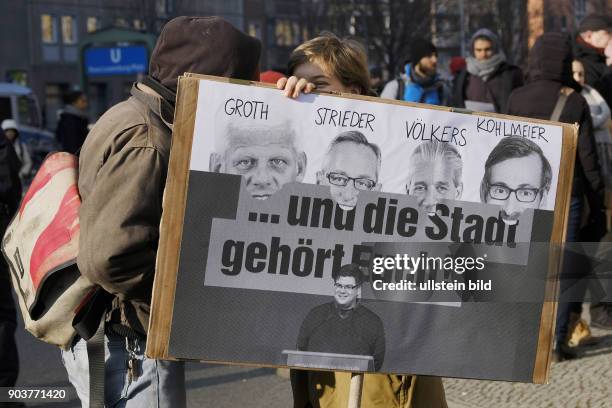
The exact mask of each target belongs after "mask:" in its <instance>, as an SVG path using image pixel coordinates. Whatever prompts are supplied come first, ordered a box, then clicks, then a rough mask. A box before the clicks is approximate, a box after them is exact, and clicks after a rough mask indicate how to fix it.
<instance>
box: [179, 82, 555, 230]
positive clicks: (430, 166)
mask: <svg viewBox="0 0 612 408" xmlns="http://www.w3.org/2000/svg"><path fill="white" fill-rule="evenodd" d="M221 88H222V89H221ZM199 92H200V97H201V99H203V100H206V103H207V104H208V105H209V106H215V107H217V108H216V109H214V110H204V109H202V110H198V112H197V116H196V123H195V138H194V144H193V150H192V156H191V157H192V158H191V169H192V170H200V171H213V172H222V173H229V174H238V175H241V176H243V178H244V182H245V184H246V187H247V190H248V191H249V192H250V194H251V195H252V197H253V198H257V199H267V198H269V197H270V196H271V195H272V194H274V193H275V192H276V191H278V190H279V189H280V188H281V187H282V186H283V185H285V184H286V183H290V182H304V183H313V184H319V185H322V186H328V187H329V190H330V196H331V197H332V198H333V199H334V200H335V202H336V203H337V204H338V205H339V206H340V207H341V208H343V209H345V210H351V209H353V208H354V207H355V206H356V205H357V202H358V197H359V192H361V191H383V192H389V193H397V194H410V195H413V196H415V197H416V198H417V200H418V202H419V206H420V207H421V208H422V210H423V211H424V212H425V213H428V214H430V215H433V214H434V213H435V206H436V204H437V203H438V202H439V200H443V199H446V200H460V201H468V202H485V203H489V204H495V205H498V206H500V207H501V211H503V214H504V219H505V220H506V221H507V222H509V223H512V222H515V221H516V219H518V217H519V216H520V214H521V213H522V211H524V210H525V209H527V208H540V209H547V210H552V209H553V208H554V204H555V195H556V182H557V175H558V171H559V160H560V156H561V148H560V140H561V131H560V129H559V128H555V127H554V126H550V125H545V124H533V123H529V124H526V123H522V122H517V121H513V120H509V119H501V118H494V117H481V116H478V115H465V114H459V113H452V112H446V111H436V110H430V109H422V108H414V107H406V106H398V105H389V104H384V103H372V102H366V101H362V100H347V99H343V98H337V97H333V96H326V95H312V94H311V95H302V96H300V97H299V98H298V99H297V100H291V99H288V98H285V97H283V95H282V94H281V93H280V92H276V91H275V90H273V89H265V88H257V87H244V86H240V85H232V84H230V85H227V84H223V85H221V84H220V83H215V82H203V83H202V84H201V86H200V90H199ZM211 135H214V143H210V137H211ZM490 156H493V157H490ZM502 167H503V168H502ZM501 173H507V174H509V175H513V176H518V175H525V176H528V177H527V178H525V179H521V178H520V177H519V178H518V179H516V180H503V179H502V180H501V181H498V180H495V179H494V180H491V177H492V176H493V177H494V178H497V177H502V176H498V174H501ZM502 178H503V177H502ZM536 179H539V180H536ZM485 190H486V191H485Z"/></svg>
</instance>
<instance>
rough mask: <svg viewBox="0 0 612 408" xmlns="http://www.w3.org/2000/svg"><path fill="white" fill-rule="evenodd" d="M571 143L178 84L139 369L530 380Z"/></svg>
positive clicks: (500, 128)
mask: <svg viewBox="0 0 612 408" xmlns="http://www.w3.org/2000/svg"><path fill="white" fill-rule="evenodd" d="M575 149H576V128H575V126H570V125H561V124H558V123H552V122H547V121H536V120H526V119H522V118H515V117H509V116H502V115H495V114H488V113H482V114H476V113H471V112H465V111H464V112H453V111H451V110H450V109H447V108H437V107H431V106H426V105H416V104H407V103H403V102H397V101H389V100H383V99H377V98H369V97H361V96H351V95H331V94H311V95H302V96H300V97H299V98H298V99H297V100H292V99H289V98H286V97H284V96H283V95H282V93H281V92H280V91H278V90H276V89H271V88H270V87H266V86H263V85H256V84H253V83H248V82H242V81H232V80H227V79H222V78H215V77H197V76H193V75H187V76H185V77H182V78H181V79H180V81H179V92H178V98H177V111H176V116H175V123H174V129H173V146H172V151H171V157H170V168H169V173H168V181H167V185H166V191H165V194H164V215H163V219H162V225H161V239H160V246H159V251H158V259H157V271H156V278H155V284H154V292H153V302H152V316H151V322H150V327H149V337H148V343H147V354H148V355H149V356H152V357H156V358H168V359H189V360H201V361H209V362H223V363H236V364H251V365H260V366H291V367H298V368H317V369H329V370H346V371H365V372H371V371H376V372H384V373H395V374H408V373H410V374H423V375H436V376H452V377H466V378H483V379H498V380H511V381H525V382H537V383H542V382H545V381H546V379H547V375H548V369H549V366H550V349H551V344H552V327H553V322H554V313H555V303H554V302H552V300H553V298H552V294H553V293H554V292H555V290H556V286H555V285H556V281H555V279H550V277H551V276H552V275H553V274H554V273H555V272H557V271H558V268H559V253H558V251H557V250H556V249H555V248H557V245H559V244H560V243H561V242H562V240H563V236H564V232H563V231H564V230H565V223H566V219H567V211H568V198H569V189H570V182H571V176H572V172H573V160H574V156H575Z"/></svg>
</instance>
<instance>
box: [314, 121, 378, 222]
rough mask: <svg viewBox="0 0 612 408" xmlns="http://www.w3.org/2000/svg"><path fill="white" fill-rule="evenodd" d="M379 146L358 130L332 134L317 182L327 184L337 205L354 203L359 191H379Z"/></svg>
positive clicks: (344, 208) (353, 205) (345, 205)
mask: <svg viewBox="0 0 612 408" xmlns="http://www.w3.org/2000/svg"><path fill="white" fill-rule="evenodd" d="M380 165H381V154H380V148H379V147H378V146H377V145H375V144H374V143H370V142H368V139H367V138H366V137H365V136H364V135H363V133H361V132H357V131H353V130H351V131H347V132H342V133H340V134H339V135H338V136H336V137H335V138H334V139H333V140H332V141H331V143H330V145H329V148H328V149H327V154H326V155H325V158H324V160H323V168H322V169H321V170H319V171H318V172H317V184H320V185H323V186H329V189H330V193H331V196H332V198H333V199H334V200H335V201H336V203H338V205H339V206H340V208H342V209H343V210H345V211H350V210H352V209H354V208H355V205H357V197H358V196H359V192H360V191H380V189H381V187H382V184H380V183H378V174H379V173H380Z"/></svg>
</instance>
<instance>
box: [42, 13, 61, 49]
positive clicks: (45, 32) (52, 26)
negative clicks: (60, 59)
mask: <svg viewBox="0 0 612 408" xmlns="http://www.w3.org/2000/svg"><path fill="white" fill-rule="evenodd" d="M40 31H41V37H42V42H43V43H45V44H55V43H56V42H57V18H56V17H55V16H52V15H51V14H41V15H40Z"/></svg>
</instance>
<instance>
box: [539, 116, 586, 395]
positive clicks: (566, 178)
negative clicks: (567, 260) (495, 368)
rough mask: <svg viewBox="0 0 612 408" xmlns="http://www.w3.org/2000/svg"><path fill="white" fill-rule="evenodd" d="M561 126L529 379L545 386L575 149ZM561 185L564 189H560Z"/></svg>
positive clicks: (573, 133)
mask: <svg viewBox="0 0 612 408" xmlns="http://www.w3.org/2000/svg"><path fill="white" fill-rule="evenodd" d="M559 125H561V126H562V127H563V142H562V150H561V159H560V162H559V163H560V164H559V177H558V179H557V197H556V201H555V210H554V221H553V229H552V234H551V238H550V246H549V257H548V273H547V279H546V289H545V293H544V303H543V305H542V313H541V316H540V333H539V336H538V345H537V351H536V361H535V364H534V370H533V377H532V380H533V382H534V383H535V384H546V383H548V377H549V373H550V364H551V362H552V347H551V346H552V342H553V341H554V329H555V323H556V316H557V302H554V301H552V300H551V299H554V298H555V297H556V294H557V293H558V290H559V281H558V279H556V278H555V277H558V276H559V272H560V268H561V267H562V264H563V262H562V256H563V251H562V246H563V243H564V242H565V233H566V231H567V223H568V214H569V207H570V199H571V192H572V183H571V180H572V179H573V177H574V165H575V158H576V149H577V146H578V125H569V124H561V123H559ZM563 186H565V188H562V187H563Z"/></svg>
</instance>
